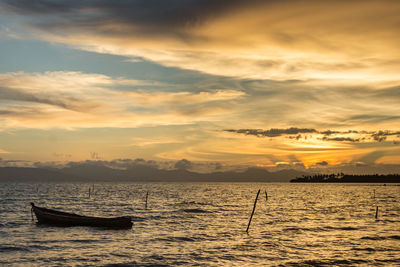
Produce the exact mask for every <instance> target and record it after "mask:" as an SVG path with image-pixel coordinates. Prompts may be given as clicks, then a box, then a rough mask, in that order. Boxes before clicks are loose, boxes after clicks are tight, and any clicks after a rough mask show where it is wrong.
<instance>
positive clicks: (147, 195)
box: [145, 191, 149, 210]
mask: <svg viewBox="0 0 400 267" xmlns="http://www.w3.org/2000/svg"><path fill="white" fill-rule="evenodd" d="M148 197H149V191H147V192H146V205H145V209H146V210H147V199H148Z"/></svg>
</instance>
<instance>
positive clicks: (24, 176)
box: [0, 164, 307, 182]
mask: <svg viewBox="0 0 400 267" xmlns="http://www.w3.org/2000/svg"><path fill="white" fill-rule="evenodd" d="M304 174H307V173H306V172H300V171H296V170H290V169H287V170H280V171H277V172H269V171H268V170H266V169H264V168H258V167H250V168H248V169H246V170H245V171H241V172H239V171H224V172H222V171H221V172H212V173H198V172H193V171H189V170H186V169H174V170H165V169H158V168H156V167H154V166H148V165H135V166H132V167H130V168H127V169H114V168H110V167H107V166H102V165H91V164H80V165H75V166H67V167H63V168H43V167H41V168H32V167H29V168H28V167H1V168H0V181H14V182H69V181H70V182H113V181H114V182H289V181H290V180H291V179H293V178H296V177H299V176H302V175H304Z"/></svg>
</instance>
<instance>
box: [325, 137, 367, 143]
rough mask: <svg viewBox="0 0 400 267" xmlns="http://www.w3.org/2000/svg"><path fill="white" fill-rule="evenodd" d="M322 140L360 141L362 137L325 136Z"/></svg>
mask: <svg viewBox="0 0 400 267" xmlns="http://www.w3.org/2000/svg"><path fill="white" fill-rule="evenodd" d="M321 140H324V141H337V142H360V138H351V137H332V138H329V137H325V136H324V137H323V138H322V139H321Z"/></svg>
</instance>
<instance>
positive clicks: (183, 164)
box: [174, 159, 192, 170]
mask: <svg viewBox="0 0 400 267" xmlns="http://www.w3.org/2000/svg"><path fill="white" fill-rule="evenodd" d="M174 167H175V168H176V169H178V170H187V169H190V168H191V167H192V163H191V162H190V161H189V160H187V159H181V160H179V161H177V162H176V163H175V166H174Z"/></svg>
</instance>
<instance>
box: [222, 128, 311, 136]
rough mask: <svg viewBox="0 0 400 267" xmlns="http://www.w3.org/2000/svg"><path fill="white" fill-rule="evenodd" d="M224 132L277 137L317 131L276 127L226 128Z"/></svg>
mask: <svg viewBox="0 0 400 267" xmlns="http://www.w3.org/2000/svg"><path fill="white" fill-rule="evenodd" d="M224 131H226V132H232V133H240V134H246V135H255V136H257V137H277V136H282V135H296V134H300V133H317V131H316V130H315V129H308V128H295V127H291V128H287V129H276V128H271V129H269V130H261V129H239V130H234V129H226V130H224Z"/></svg>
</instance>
